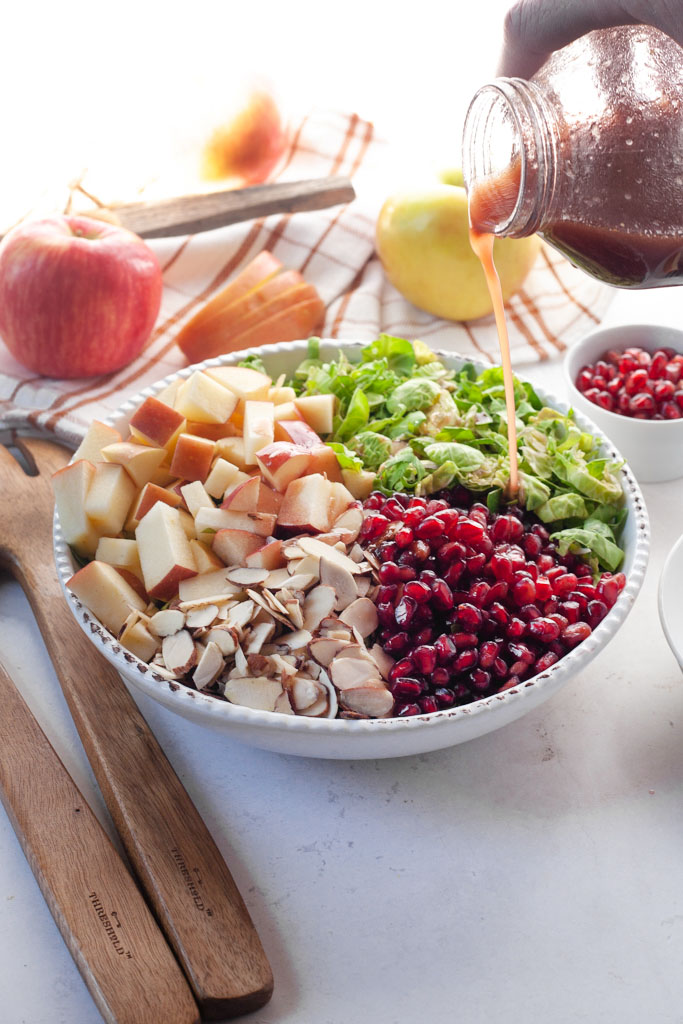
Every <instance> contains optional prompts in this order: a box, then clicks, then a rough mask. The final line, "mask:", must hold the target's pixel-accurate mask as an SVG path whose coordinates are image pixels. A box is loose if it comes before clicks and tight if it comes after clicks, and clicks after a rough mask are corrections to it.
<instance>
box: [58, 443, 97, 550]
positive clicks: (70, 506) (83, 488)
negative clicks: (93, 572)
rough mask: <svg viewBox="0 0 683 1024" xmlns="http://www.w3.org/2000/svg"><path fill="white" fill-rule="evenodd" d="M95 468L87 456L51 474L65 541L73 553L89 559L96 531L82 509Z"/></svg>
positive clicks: (83, 508)
mask: <svg viewBox="0 0 683 1024" xmlns="http://www.w3.org/2000/svg"><path fill="white" fill-rule="evenodd" d="M94 476H95V467H94V466H93V464H92V462H89V461H88V460H87V459H79V460H78V462H71V463H69V465H68V466H64V468H63V469H58V470H57V472H56V473H54V474H53V476H52V489H53V491H54V495H55V504H56V506H57V512H58V513H59V522H60V525H61V527H62V534H63V536H64V540H65V541H66V543H67V544H68V545H69V547H71V548H73V549H74V551H75V552H76V554H78V555H81V556H82V557H84V558H92V556H93V555H94V554H95V549H96V548H97V542H98V540H99V536H100V535H99V533H98V532H97V529H96V528H95V527H94V526H93V524H92V523H91V521H90V519H88V516H87V514H86V511H85V506H86V501H87V498H88V490H89V489H90V485H91V483H92V481H93V478H94Z"/></svg>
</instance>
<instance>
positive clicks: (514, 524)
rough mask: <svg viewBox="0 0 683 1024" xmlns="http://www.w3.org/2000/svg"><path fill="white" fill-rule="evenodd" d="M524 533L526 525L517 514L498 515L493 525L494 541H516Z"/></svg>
mask: <svg viewBox="0 0 683 1024" xmlns="http://www.w3.org/2000/svg"><path fill="white" fill-rule="evenodd" d="M523 534H524V527H523V526H522V524H521V523H520V521H519V519H517V518H516V517H515V516H509V515H508V516H498V518H497V519H496V521H495V522H494V524H493V526H492V527H491V539H492V540H494V541H503V540H509V541H516V540H519V539H520V538H521V537H522V536H523Z"/></svg>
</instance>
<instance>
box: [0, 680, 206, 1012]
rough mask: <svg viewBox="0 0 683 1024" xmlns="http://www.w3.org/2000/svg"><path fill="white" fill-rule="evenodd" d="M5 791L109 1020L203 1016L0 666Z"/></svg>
mask: <svg viewBox="0 0 683 1024" xmlns="http://www.w3.org/2000/svg"><path fill="white" fill-rule="evenodd" d="M0 701H1V702H2V715H0V799H1V800H2V803H3V804H4V807H5V810H6V811H7V814H8V816H9V819H10V821H11V822H12V825H13V827H14V831H15V832H16V834H17V837H18V839H19V842H20V843H21V846H22V849H23V851H24V853H25V854H26V859H27V860H28V862H29V864H30V866H31V870H32V871H33V874H34V875H35V876H36V880H37V881H38V884H39V886H40V888H41V890H42V893H43V896H44V897H45V899H46V901H47V904H48V906H49V908H50V911H51V913H52V916H53V917H54V919H55V923H56V924H57V927H58V928H59V930H60V932H61V933H62V936H63V938H64V941H65V942H66V944H67V946H68V948H69V951H70V953H71V955H72V956H73V958H74V960H75V961H76V965H77V967H78V969H79V971H80V972H81V975H82V976H83V980H84V981H85V984H86V985H87V987H88V990H89V992H90V994H91V996H92V997H93V999H94V1000H95V1003H96V1005H97V1008H98V1010H99V1011H100V1013H101V1014H102V1016H103V1018H104V1020H105V1021H107V1022H108V1024H198V1022H199V1010H198V1009H197V1004H196V1003H195V1001H194V999H193V998H192V993H191V992H190V989H189V986H188V984H187V982H186V980H185V978H184V977H183V973H182V971H181V970H180V967H179V966H178V963H177V961H176V960H175V958H174V956H173V954H172V952H171V950H170V949H169V947H168V945H167V944H166V941H165V939H164V936H163V935H162V933H161V931H160V930H159V928H158V926H157V924H156V921H155V920H154V918H153V917H152V914H151V912H150V910H149V907H148V906H147V904H146V903H145V901H144V899H143V898H142V895H141V894H140V891H139V889H138V888H137V886H136V884H135V882H134V881H133V879H132V878H131V876H130V874H129V873H128V870H127V869H126V867H125V866H124V863H123V861H122V860H121V858H120V857H119V855H118V853H117V852H116V850H115V849H114V847H113V845H112V843H111V841H110V839H109V836H108V835H107V834H106V833H105V831H104V829H103V828H102V826H101V825H100V823H99V821H98V820H97V818H96V817H95V815H94V814H93V812H92V811H91V810H90V807H89V806H88V804H87V803H86V802H85V800H84V799H83V797H82V795H81V793H80V791H79V790H78V789H77V787H76V785H75V783H74V782H73V780H72V779H71V776H70V775H69V773H68V772H67V770H66V768H65V767H64V765H63V764H62V762H61V761H60V759H59V757H58V756H57V754H56V753H55V751H54V749H53V748H52V746H51V745H50V743H49V742H48V740H47V738H46V736H45V733H44V732H43V731H42V730H41V728H40V726H39V725H38V723H37V722H36V720H35V718H34V717H33V715H32V714H31V712H30V711H29V709H28V707H27V706H26V704H25V703H24V701H23V699H22V698H21V696H20V694H19V692H18V691H17V690H16V688H15V686H14V684H13V683H12V680H11V679H10V678H9V676H8V675H7V673H6V672H5V671H4V669H3V668H2V666H0Z"/></svg>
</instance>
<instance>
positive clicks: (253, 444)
mask: <svg viewBox="0 0 683 1024" xmlns="http://www.w3.org/2000/svg"><path fill="white" fill-rule="evenodd" d="M273 409H274V406H273V403H272V402H254V401H251V400H248V401H246V402H245V403H244V427H243V431H242V436H243V438H244V461H245V462H246V464H247V466H255V465H256V452H257V451H259V449H261V448H265V446H266V445H268V444H272V443H273V436H274V435H273V430H274V422H273Z"/></svg>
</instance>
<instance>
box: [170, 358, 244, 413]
mask: <svg viewBox="0 0 683 1024" xmlns="http://www.w3.org/2000/svg"><path fill="white" fill-rule="evenodd" d="M237 401H238V399H237V395H236V394H235V393H234V391H230V390H229V389H228V388H226V387H224V386H223V385H222V384H219V382H218V381H217V380H214V378H213V377H209V376H208V374H206V373H202V371H201V370H197V371H195V373H193V374H192V376H191V377H188V379H187V380H186V381H183V383H182V384H181V386H180V388H179V389H178V392H177V394H176V398H175V408H176V410H177V411H178V412H179V413H180V414H181V415H182V416H184V417H185V419H186V420H194V421H196V422H198V423H225V422H226V421H227V420H229V419H230V417H231V416H232V414H233V412H234V411H235V409H236V408H237Z"/></svg>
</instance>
